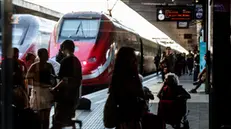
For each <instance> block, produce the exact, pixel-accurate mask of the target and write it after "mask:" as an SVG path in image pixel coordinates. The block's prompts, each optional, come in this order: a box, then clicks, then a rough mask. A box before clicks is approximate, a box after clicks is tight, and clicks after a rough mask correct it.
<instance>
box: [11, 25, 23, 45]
mask: <svg viewBox="0 0 231 129" xmlns="http://www.w3.org/2000/svg"><path fill="white" fill-rule="evenodd" d="M23 37H24V28H22V27H18V26H13V31H12V45H13V47H19V46H20V45H21V39H22V38H23Z"/></svg>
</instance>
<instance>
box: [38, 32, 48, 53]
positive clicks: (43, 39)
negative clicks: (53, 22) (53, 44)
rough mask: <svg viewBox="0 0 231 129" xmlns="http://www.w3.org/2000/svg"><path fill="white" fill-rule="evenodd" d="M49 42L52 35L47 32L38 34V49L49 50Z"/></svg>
mask: <svg viewBox="0 0 231 129" xmlns="http://www.w3.org/2000/svg"><path fill="white" fill-rule="evenodd" d="M49 40H50V33H47V32H41V31H40V32H39V34H38V40H37V41H38V43H37V48H38V49H39V48H46V49H48V45H49Z"/></svg>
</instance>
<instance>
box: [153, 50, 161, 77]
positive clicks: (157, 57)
mask: <svg viewBox="0 0 231 129" xmlns="http://www.w3.org/2000/svg"><path fill="white" fill-rule="evenodd" d="M154 60H155V61H154V63H155V65H156V73H157V75H159V69H160V68H159V65H160V55H159V54H157V55H156V56H155V59H154Z"/></svg>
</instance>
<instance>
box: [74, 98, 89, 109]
mask: <svg viewBox="0 0 231 129" xmlns="http://www.w3.org/2000/svg"><path fill="white" fill-rule="evenodd" d="M77 109H79V110H91V100H89V99H87V98H80V99H79V105H78V107H77Z"/></svg>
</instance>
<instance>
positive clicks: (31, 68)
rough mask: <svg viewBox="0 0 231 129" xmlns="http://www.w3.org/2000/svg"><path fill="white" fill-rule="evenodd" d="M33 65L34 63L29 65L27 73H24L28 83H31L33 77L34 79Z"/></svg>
mask: <svg viewBox="0 0 231 129" xmlns="http://www.w3.org/2000/svg"><path fill="white" fill-rule="evenodd" d="M35 65H36V64H32V65H31V66H30V68H29V70H28V71H27V74H26V79H27V80H28V84H29V85H32V82H33V79H34V75H35V74H34V73H35Z"/></svg>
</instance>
